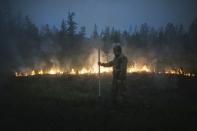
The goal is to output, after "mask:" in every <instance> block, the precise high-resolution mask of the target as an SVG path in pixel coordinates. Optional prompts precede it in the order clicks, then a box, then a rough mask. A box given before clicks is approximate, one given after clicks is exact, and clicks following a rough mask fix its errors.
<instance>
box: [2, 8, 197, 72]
mask: <svg viewBox="0 0 197 131" xmlns="http://www.w3.org/2000/svg"><path fill="white" fill-rule="evenodd" d="M1 6H2V7H1V8H0V9H1V10H0V44H1V49H0V52H1V61H2V62H3V64H2V65H1V67H2V68H3V69H7V70H9V71H13V70H17V69H20V68H21V67H29V68H31V67H32V68H39V66H44V65H47V66H49V65H53V64H54V63H57V64H60V65H63V66H64V65H66V64H67V63H69V64H70V65H72V66H73V67H78V66H80V65H83V64H84V61H82V59H83V60H85V59H86V58H87V57H88V55H89V54H90V53H91V51H92V49H94V48H97V47H98V46H99V47H101V48H102V50H103V51H104V52H105V53H106V54H108V53H109V52H110V50H111V48H112V46H113V44H114V43H120V44H121V45H122V46H123V47H124V49H125V53H126V54H127V55H128V56H129V58H131V59H135V58H137V57H141V56H143V57H146V58H147V59H148V60H149V61H151V62H153V63H154V64H156V65H157V66H158V68H159V67H161V66H166V65H171V66H173V65H174V66H176V65H180V66H182V67H184V68H188V69H190V70H193V71H196V67H197V60H196V57H197V18H196V19H194V20H193V22H192V23H191V25H190V26H189V28H188V29H185V28H184V26H183V25H175V24H173V23H167V24H166V25H165V26H163V27H160V28H158V29H156V28H154V27H151V26H150V25H148V24H147V23H144V24H142V25H140V26H134V27H130V28H129V29H128V30H124V31H121V30H118V29H116V28H115V27H109V26H106V27H105V28H104V29H102V30H101V31H98V26H97V25H96V24H95V25H94V27H93V31H92V33H91V35H90V36H88V35H87V32H86V27H85V26H81V27H80V26H79V25H78V24H77V22H76V21H75V13H74V12H69V13H68V14H67V16H66V17H65V18H64V19H63V20H62V21H61V23H60V27H56V26H49V25H48V24H46V25H44V26H42V27H41V28H38V27H37V26H36V25H35V23H33V22H32V20H31V18H30V17H28V16H23V15H13V13H12V11H11V9H10V7H9V5H1ZM53 58H55V59H53ZM54 60H55V61H54ZM35 66H38V67H35ZM4 71H5V70H4Z"/></svg>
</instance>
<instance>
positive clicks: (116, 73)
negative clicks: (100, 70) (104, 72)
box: [102, 55, 128, 80]
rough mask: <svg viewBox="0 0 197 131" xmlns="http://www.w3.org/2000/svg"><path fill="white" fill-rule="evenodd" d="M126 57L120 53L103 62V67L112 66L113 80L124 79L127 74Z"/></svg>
mask: <svg viewBox="0 0 197 131" xmlns="http://www.w3.org/2000/svg"><path fill="white" fill-rule="evenodd" d="M127 61H128V60H127V57H126V56H124V55H120V56H119V57H115V58H114V59H113V60H112V61H110V62H108V63H103V64H102V66H104V67H111V66H112V67H113V79H114V80H125V79H126V75H127Z"/></svg>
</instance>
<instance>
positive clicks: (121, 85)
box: [98, 45, 128, 104]
mask: <svg viewBox="0 0 197 131" xmlns="http://www.w3.org/2000/svg"><path fill="white" fill-rule="evenodd" d="M113 52H114V56H115V57H114V59H113V60H112V61H110V62H108V63H101V62H98V64H99V65H101V66H104V67H113V82H112V102H113V104H116V102H117V98H118V96H121V97H125V92H126V77H127V61H128V60H127V57H126V56H124V55H123V54H122V48H121V46H120V45H115V46H114V48H113Z"/></svg>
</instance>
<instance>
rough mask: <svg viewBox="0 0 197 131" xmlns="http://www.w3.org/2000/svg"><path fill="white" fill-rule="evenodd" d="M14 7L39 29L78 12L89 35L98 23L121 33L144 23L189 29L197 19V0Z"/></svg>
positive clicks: (25, 0)
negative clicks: (69, 13) (178, 25)
mask: <svg viewBox="0 0 197 131" xmlns="http://www.w3.org/2000/svg"><path fill="white" fill-rule="evenodd" d="M13 6H14V8H15V9H16V10H17V11H20V12H22V13H23V14H25V15H30V17H31V18H32V19H33V21H34V22H35V23H36V24H37V25H38V26H41V25H44V24H46V23H48V24H50V25H56V26H59V25H60V22H61V20H62V19H63V18H66V16H67V12H68V11H74V12H75V13H76V18H75V20H76V21H77V23H78V24H79V25H80V26H83V25H84V26H86V28H87V31H88V32H92V29H93V26H94V24H95V23H96V24H97V25H98V26H99V29H101V28H104V27H105V26H107V25H109V26H114V27H115V28H118V29H121V30H124V29H128V28H129V26H130V25H132V26H135V25H140V24H142V23H144V22H147V23H148V24H150V25H152V26H154V27H160V26H163V25H166V24H167V23H168V22H173V23H175V24H181V23H182V24H184V25H185V26H186V27H188V25H189V24H190V23H191V21H192V20H193V19H194V18H195V17H196V16H197V1H196V0H17V1H15V2H13Z"/></svg>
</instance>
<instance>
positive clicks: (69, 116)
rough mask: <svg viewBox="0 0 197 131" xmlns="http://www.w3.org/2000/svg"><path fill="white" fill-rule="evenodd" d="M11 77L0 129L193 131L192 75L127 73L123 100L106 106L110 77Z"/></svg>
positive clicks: (3, 105)
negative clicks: (100, 91) (125, 98)
mask: <svg viewBox="0 0 197 131" xmlns="http://www.w3.org/2000/svg"><path fill="white" fill-rule="evenodd" d="M101 83H102V96H101V98H98V81H97V77H96V76H95V75H78V76H73V75H63V76H50V75H46V76H33V77H10V78H9V80H8V81H7V84H5V87H6V88H5V89H4V90H3V91H4V92H3V93H2V94H3V95H1V120H2V122H1V125H3V126H1V127H4V129H16V128H17V129H25V130H57V129H61V130H62V129H65V130H131V129H134V130H136V129H138V130H139V129H143V130H148V129H152V130H175V129H179V130H196V129H197V126H196V121H197V115H196V110H197V106H196V98H197V97H196V91H197V89H196V84H197V81H196V77H183V76H172V75H156V74H130V75H129V76H128V91H127V100H126V101H125V100H124V101H120V102H119V104H118V105H117V107H116V108H114V107H112V105H111V103H110V99H109V96H110V87H111V76H109V75H103V76H102V80H101Z"/></svg>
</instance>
